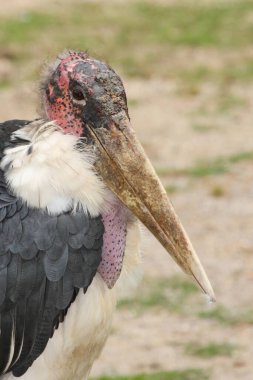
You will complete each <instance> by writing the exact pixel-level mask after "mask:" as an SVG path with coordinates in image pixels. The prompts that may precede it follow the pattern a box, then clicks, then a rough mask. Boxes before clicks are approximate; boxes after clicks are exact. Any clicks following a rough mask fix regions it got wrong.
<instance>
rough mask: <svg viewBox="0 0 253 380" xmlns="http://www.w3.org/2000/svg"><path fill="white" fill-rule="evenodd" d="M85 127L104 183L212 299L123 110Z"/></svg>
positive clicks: (168, 203)
mask: <svg viewBox="0 0 253 380" xmlns="http://www.w3.org/2000/svg"><path fill="white" fill-rule="evenodd" d="M87 128H88V129H89V132H90V134H91V136H92V138H93V139H94V141H95V144H96V146H97V149H98V152H99V155H100V157H99V158H98V160H97V161H96V164H95V167H96V170H97V172H98V173H99V175H100V176H101V177H102V178H103V180H104V181H105V183H106V184H107V186H108V187H109V188H110V189H111V190H112V191H113V192H114V193H115V194H116V195H117V196H118V198H119V199H120V200H121V201H122V202H123V203H124V204H125V205H126V206H127V208H128V209H130V210H131V211H132V212H133V214H135V215H136V216H137V217H138V218H139V219H140V220H141V221H142V223H143V224H144V225H145V226H146V227H147V228H148V229H149V230H150V231H151V232H152V233H153V235H154V236H155V237H156V238H157V239H158V240H159V241H160V243H161V244H162V245H163V246H164V248H165V249H166V250H167V251H168V252H169V254H170V255H171V256H172V257H173V258H174V260H175V261H176V262H177V263H178V265H179V266H180V267H181V268H182V269H183V270H184V272H186V273H187V274H189V275H190V276H192V277H193V279H194V280H195V281H196V283H197V284H198V285H199V287H200V288H201V289H202V291H203V292H204V293H205V294H207V295H208V296H209V298H210V300H211V301H214V300H215V296H214V292H213V289H212V286H211V284H210V282H209V280H208V278H207V276H206V273H205V271H204V269H203V267H202V265H201V263H200V261H199V258H198V256H197V254H196V253H195V251H194V248H193V247H192V244H191V242H190V240H189V238H188V236H187V234H186V232H185V230H184V228H183V226H182V224H181V222H180V220H179V218H178V216H177V215H176V213H175V211H174V209H173V206H172V204H171V203H170V201H169V199H168V197H167V194H166V191H165V189H164V188H163V186H162V184H161V182H160V180H159V178H158V177H157V175H156V173H155V171H154V168H153V167H152V165H151V163H150V161H149V159H148V158H147V156H146V154H145V152H144V150H143V148H142V146H141V144H140V143H139V141H138V140H137V138H136V136H135V133H134V131H133V129H132V128H131V125H130V122H129V120H128V118H127V116H126V114H125V113H124V112H121V113H119V114H117V115H115V116H113V118H112V122H111V124H110V125H109V126H108V128H92V127H90V126H87Z"/></svg>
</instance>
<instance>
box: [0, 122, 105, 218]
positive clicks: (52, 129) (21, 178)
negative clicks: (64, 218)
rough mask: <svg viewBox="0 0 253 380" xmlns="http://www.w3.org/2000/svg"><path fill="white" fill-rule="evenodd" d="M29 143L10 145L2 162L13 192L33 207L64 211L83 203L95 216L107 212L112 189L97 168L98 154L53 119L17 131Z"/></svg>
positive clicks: (49, 210)
mask: <svg viewBox="0 0 253 380" xmlns="http://www.w3.org/2000/svg"><path fill="white" fill-rule="evenodd" d="M18 138H19V139H23V140H27V144H24V145H17V146H14V147H10V148H7V149H6V150H5V151H4V157H3V159H2V161H1V168H2V169H3V170H5V175H6V180H7V182H8V183H9V186H10V188H11V189H12V191H13V192H14V193H15V194H16V195H17V196H19V197H21V198H22V199H23V200H24V201H26V202H27V204H28V205H29V206H31V207H39V208H43V209H47V210H48V212H50V213H61V212H64V211H67V210H68V209H70V208H72V207H75V205H77V204H78V203H79V202H80V203H81V204H82V205H83V207H84V209H86V210H87V211H89V213H90V214H91V215H92V216H96V215H98V214H99V213H101V212H102V211H104V210H105V209H106V208H107V206H108V202H110V199H111V195H110V192H109V191H108V190H107V189H106V188H105V186H104V184H103V182H102V181H101V180H100V179H99V178H98V176H97V175H96V173H95V172H94V170H93V162H94V159H95V154H94V152H92V150H91V148H89V147H88V146H87V145H85V144H83V148H82V150H79V149H77V144H78V143H80V142H81V139H79V138H78V137H76V136H73V135H68V134H63V133H62V131H61V130H60V129H59V128H58V127H57V126H56V125H55V124H54V123H53V122H43V121H41V120H38V121H35V122H33V123H31V124H28V125H27V126H25V127H23V128H21V129H19V130H18V131H16V132H14V134H13V135H12V139H13V140H15V139H18Z"/></svg>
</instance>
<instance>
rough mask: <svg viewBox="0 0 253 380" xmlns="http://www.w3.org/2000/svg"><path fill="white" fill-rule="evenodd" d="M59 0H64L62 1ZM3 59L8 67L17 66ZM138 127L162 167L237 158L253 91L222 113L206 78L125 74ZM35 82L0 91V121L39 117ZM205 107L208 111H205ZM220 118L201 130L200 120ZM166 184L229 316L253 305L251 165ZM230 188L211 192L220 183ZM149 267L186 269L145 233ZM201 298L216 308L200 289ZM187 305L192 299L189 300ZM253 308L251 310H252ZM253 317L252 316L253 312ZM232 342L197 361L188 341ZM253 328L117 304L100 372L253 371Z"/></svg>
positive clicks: (217, 375)
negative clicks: (231, 347) (183, 81)
mask: <svg viewBox="0 0 253 380" xmlns="http://www.w3.org/2000/svg"><path fill="white" fill-rule="evenodd" d="M39 3H41V2H39V1H35V0H33V1H31V0H20V1H18V0H15V1H14V0H12V1H11V2H9V3H7V2H4V3H3V4H1V12H3V14H9V12H10V9H11V10H12V8H10V7H13V11H14V12H15V11H17V12H19V11H23V10H27V9H29V8H30V7H35V6H36V4H38V6H39ZM54 3H56V2H54ZM8 64H9V63H8V62H2V65H0V74H1V70H2V71H3V70H13V69H14V68H13V67H12V66H8ZM125 84H126V89H127V94H128V97H129V98H130V99H131V100H134V105H133V106H132V107H131V106H130V115H131V118H132V124H133V126H134V128H135V129H136V131H137V134H138V136H139V138H140V140H141V141H142V143H143V145H144V147H145V149H146V151H147V153H148V155H149V156H150V158H151V160H152V162H153V164H154V165H155V167H156V168H185V167H189V166H192V165H195V164H196V162H203V161H206V160H212V159H215V158H217V157H221V156H230V155H234V154H238V153H241V152H245V151H249V150H252V149H253V140H252V120H253V107H252V103H253V88H252V87H251V86H250V85H245V86H244V87H242V86H239V85H237V86H235V87H234V88H233V93H234V94H235V95H237V96H240V97H243V99H244V100H246V101H245V102H244V103H243V104H242V105H235V107H231V108H230V109H229V110H225V111H224V110H221V111H219V112H217V111H214V110H215V109H216V108H215V106H216V103H217V88H216V87H215V85H214V84H210V83H209V84H205V85H202V86H201V88H200V90H199V92H198V93H197V94H195V95H187V94H182V93H180V92H179V91H178V88H177V83H176V82H175V83H174V82H173V81H170V82H165V81H161V80H150V81H143V80H132V81H129V80H125ZM36 97H37V96H36V88H35V85H34V84H33V83H22V84H21V85H20V86H18V87H17V88H16V89H13V88H10V89H4V90H1V91H0V105H1V106H0V119H1V120H6V119H11V118H33V117H34V116H35V115H36V112H35V110H36V103H35V99H36ZM203 107H204V108H205V110H207V111H205V112H204V113H203V112H202V111H201V110H203ZM205 123H207V124H208V125H212V126H213V128H210V129H207V130H206V131H204V132H203V131H200V130H197V129H195V128H194V125H196V124H205ZM163 180H164V183H165V184H166V185H169V184H172V185H176V186H178V187H179V189H180V190H179V191H177V192H175V193H173V194H171V196H170V197H171V199H172V202H173V204H174V206H175V208H176V210H177V213H178V214H179V216H180V218H181V219H182V221H183V224H184V226H185V228H186V230H187V231H188V234H189V236H190V237H191V239H192V242H193V245H194V246H195V248H196V250H197V252H198V254H199V256H200V258H201V261H202V263H203V264H204V266H205V268H206V270H207V272H208V274H209V277H210V280H211V282H212V284H213V286H214V289H215V292H216V296H217V305H219V306H224V307H226V309H227V310H230V311H231V314H232V313H234V312H235V311H236V312H243V311H244V310H249V309H250V308H251V307H252V294H253V269H252V268H253V254H252V253H253V233H252V228H253V201H252V199H253V180H252V162H250V161H249V162H247V161H242V162H241V163H239V164H236V165H232V166H231V168H230V171H229V172H228V173H225V174H222V175H214V176H209V177H203V178H191V177H186V176H177V177H172V178H169V177H165V178H163ZM217 186H218V187H219V188H222V189H223V192H222V196H220V197H215V196H213V193H212V189H213V188H215V187H217ZM143 254H144V264H143V265H144V271H145V273H146V274H147V275H148V276H153V278H154V281H155V280H156V279H158V278H159V277H160V276H171V275H174V274H178V273H179V271H178V269H177V267H176V265H175V264H174V262H172V260H171V259H169V258H168V255H167V254H166V253H165V251H164V250H163V248H161V246H160V245H159V244H158V243H157V242H156V241H155V239H154V238H153V237H152V236H150V234H149V233H148V232H146V233H145V242H144V245H143ZM196 297H197V298H198V299H199V301H200V302H202V304H203V310H209V309H211V308H214V307H215V306H212V305H208V304H207V303H206V301H205V300H204V299H203V300H202V297H201V295H200V294H197V295H196ZM188 306H189V308H190V307H191V305H190V304H189V305H188ZM252 314H253V308H252ZM252 317H253V316H252ZM192 341H197V342H200V343H203V344H204V343H208V342H210V341H215V342H220V343H223V342H227V343H231V344H235V345H236V346H238V347H239V349H237V350H236V351H235V352H234V353H233V354H232V355H231V356H229V357H223V356H217V357H215V358H206V359H203V358H198V357H193V356H189V355H186V354H185V351H184V349H183V348H184V344H186V343H187V342H192ZM252 342H253V328H252V325H251V324H249V323H242V324H237V325H235V326H231V325H229V324H222V323H220V322H219V321H214V320H210V319H201V318H198V317H197V316H194V315H192V316H191V315H187V316H185V315H178V314H173V313H168V312H167V311H166V310H163V309H161V310H160V311H154V310H152V309H147V310H146V312H145V314H143V315H136V313H134V312H132V311H131V310H129V311H125V310H118V312H117V314H116V316H115V320H114V326H113V332H112V335H111V337H110V339H109V340H108V342H107V345H106V348H105V350H104V351H103V353H102V356H101V358H100V360H99V361H97V362H96V364H95V365H94V369H93V372H92V375H94V376H95V375H101V374H128V373H137V372H152V371H160V370H172V369H181V368H193V367H196V368H206V369H207V370H208V371H209V372H210V373H211V377H210V378H211V379H212V380H224V379H229V380H238V379H240V380H251V379H252V378H253V362H252V357H253V344H252Z"/></svg>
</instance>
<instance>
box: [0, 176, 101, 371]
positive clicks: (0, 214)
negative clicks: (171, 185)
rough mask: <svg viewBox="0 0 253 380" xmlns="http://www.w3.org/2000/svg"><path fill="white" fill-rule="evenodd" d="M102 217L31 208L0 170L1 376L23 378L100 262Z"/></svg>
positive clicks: (86, 285)
mask: <svg viewBox="0 0 253 380" xmlns="http://www.w3.org/2000/svg"><path fill="white" fill-rule="evenodd" d="M103 231H104V228H103V223H102V220H101V217H100V216H98V217H91V216H90V215H89V214H88V213H87V212H85V211H84V210H83V209H82V207H81V206H79V207H77V208H76V209H75V210H70V211H68V212H65V213H64V214H61V215H58V216H57V215H50V214H49V213H47V212H46V211H45V210H41V209H38V208H29V207H27V205H26V203H24V202H22V201H21V200H20V199H19V198H18V197H15V196H14V195H13V194H12V193H11V192H10V190H9V189H8V187H7V185H6V181H5V176H4V172H3V171H0V315H1V318H0V327H1V335H0V374H3V373H5V372H8V371H12V372H13V374H14V375H15V376H21V375H23V374H24V373H25V372H26V371H27V369H28V368H29V366H31V364H32V363H33V361H34V360H35V359H36V358H37V357H38V356H39V355H40V354H41V353H42V352H43V351H44V349H45V347H46V345H47V342H48V340H49V338H50V337H51V336H52V335H53V333H54V330H55V328H56V327H57V326H58V324H59V322H61V321H63V319H64V315H65V314H66V310H67V309H68V307H69V306H70V304H71V302H72V301H73V299H74V298H75V297H76V295H77V293H78V289H81V288H82V289H83V290H84V291H86V290H87V288H88V286H89V285H90V283H91V281H92V279H93V277H94V276H95V274H96V271H97V267H98V265H99V263H100V261H101V254H102V243H103Z"/></svg>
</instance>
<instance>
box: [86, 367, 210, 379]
mask: <svg viewBox="0 0 253 380" xmlns="http://www.w3.org/2000/svg"><path fill="white" fill-rule="evenodd" d="M209 378H210V377H209V374H208V373H207V371H203V370H201V369H186V370H183V371H168V372H159V373H154V374H140V375H129V376H115V377H114V376H102V377H99V378H96V379H93V380H208V379H209Z"/></svg>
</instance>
